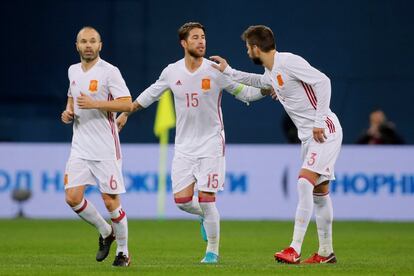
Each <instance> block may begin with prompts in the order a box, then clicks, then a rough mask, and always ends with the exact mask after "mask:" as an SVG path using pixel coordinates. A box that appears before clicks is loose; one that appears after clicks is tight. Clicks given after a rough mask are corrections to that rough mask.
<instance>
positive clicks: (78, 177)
mask: <svg viewBox="0 0 414 276" xmlns="http://www.w3.org/2000/svg"><path fill="white" fill-rule="evenodd" d="M95 184H96V180H95V178H94V176H93V173H92V171H91V169H90V167H89V163H88V160H85V159H80V158H70V159H69V160H68V162H67V163H66V168H65V177H64V185H65V190H66V189H69V188H74V187H79V186H85V185H95Z"/></svg>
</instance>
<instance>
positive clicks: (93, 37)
mask: <svg viewBox="0 0 414 276" xmlns="http://www.w3.org/2000/svg"><path fill="white" fill-rule="evenodd" d="M76 49H77V50H78V52H79V55H80V57H81V59H82V60H84V61H86V62H91V61H93V60H95V59H96V58H97V57H98V56H99V52H100V51H101V49H102V42H101V38H100V36H99V34H98V33H97V32H96V31H95V30H92V29H84V30H83V31H81V32H80V33H79V34H78V38H77V41H76Z"/></svg>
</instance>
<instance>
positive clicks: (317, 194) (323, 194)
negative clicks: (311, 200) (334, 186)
mask: <svg viewBox="0 0 414 276" xmlns="http://www.w3.org/2000/svg"><path fill="white" fill-rule="evenodd" d="M313 195H314V196H326V195H329V192H326V193H313Z"/></svg>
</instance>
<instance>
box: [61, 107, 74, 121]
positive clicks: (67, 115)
mask: <svg viewBox="0 0 414 276" xmlns="http://www.w3.org/2000/svg"><path fill="white" fill-rule="evenodd" d="M60 117H61V119H62V122H64V123H65V124H70V123H72V121H73V112H72V111H70V110H65V111H63V112H62V115H61V116H60Z"/></svg>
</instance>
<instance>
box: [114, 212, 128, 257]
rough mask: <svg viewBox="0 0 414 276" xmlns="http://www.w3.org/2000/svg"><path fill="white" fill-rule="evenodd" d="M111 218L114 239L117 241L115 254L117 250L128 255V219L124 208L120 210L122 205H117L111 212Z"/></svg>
mask: <svg viewBox="0 0 414 276" xmlns="http://www.w3.org/2000/svg"><path fill="white" fill-rule="evenodd" d="M110 214H111V220H112V226H113V227H114V232H115V239H116V243H117V245H118V246H117V248H116V255H118V253H119V252H122V253H124V255H126V256H129V255H128V219H127V216H126V213H125V211H124V210H122V206H119V207H118V208H116V209H115V210H113V211H112V212H110Z"/></svg>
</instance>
